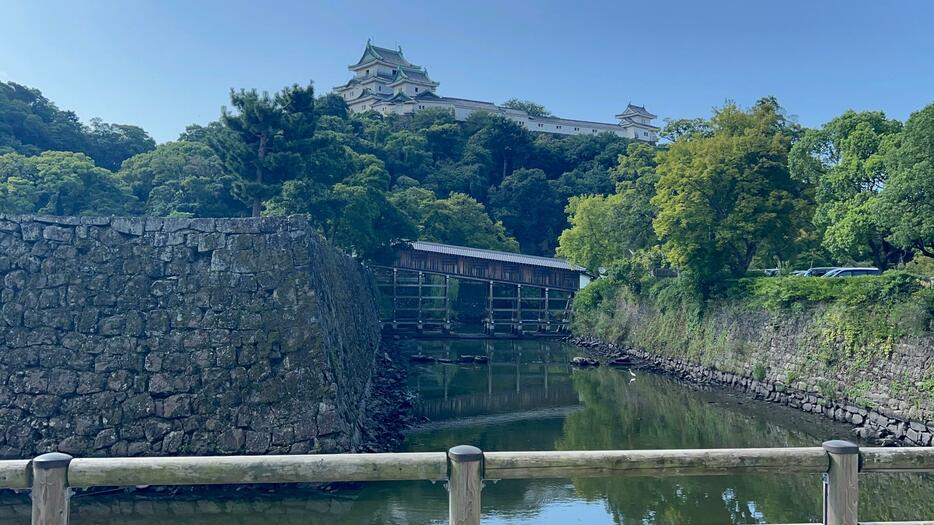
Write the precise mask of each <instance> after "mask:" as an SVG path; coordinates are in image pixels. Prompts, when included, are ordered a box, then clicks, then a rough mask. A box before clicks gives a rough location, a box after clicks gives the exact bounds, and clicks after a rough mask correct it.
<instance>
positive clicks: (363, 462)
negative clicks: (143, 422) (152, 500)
mask: <svg viewBox="0 0 934 525" xmlns="http://www.w3.org/2000/svg"><path fill="white" fill-rule="evenodd" d="M447 469H448V464H447V456H446V455H445V453H444V452H414V453H408V454H306V455H292V456H213V457H211V456H198V457H155V458H76V459H74V460H72V462H71V465H70V466H69V467H68V483H69V485H71V486H72V487H94V486H131V485H217V484H237V483H241V484H254V483H331V482H335V481H401V480H429V481H440V480H445V479H447V474H448V470H447Z"/></svg>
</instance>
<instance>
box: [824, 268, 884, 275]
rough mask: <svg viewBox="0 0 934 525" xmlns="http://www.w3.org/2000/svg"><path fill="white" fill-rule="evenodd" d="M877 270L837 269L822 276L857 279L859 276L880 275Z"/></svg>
mask: <svg viewBox="0 0 934 525" xmlns="http://www.w3.org/2000/svg"><path fill="white" fill-rule="evenodd" d="M880 274H882V272H880V271H879V269H878V268H837V269H835V270H831V271H829V272H827V273H825V274H824V277H857V276H860V275H880Z"/></svg>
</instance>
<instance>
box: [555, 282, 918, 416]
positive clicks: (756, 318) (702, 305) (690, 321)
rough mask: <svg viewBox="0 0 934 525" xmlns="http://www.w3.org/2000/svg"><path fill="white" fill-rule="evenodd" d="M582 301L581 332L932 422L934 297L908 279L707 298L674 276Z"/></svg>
mask: <svg viewBox="0 0 934 525" xmlns="http://www.w3.org/2000/svg"><path fill="white" fill-rule="evenodd" d="M579 297H582V298H583V299H579V300H578V301H576V302H575V326H574V329H575V332H576V333H577V334H579V335H593V336H596V337H598V338H600V339H603V340H606V341H609V342H613V343H617V344H621V345H625V346H629V347H635V348H639V349H642V350H645V351H649V352H652V353H653V354H658V355H663V356H668V357H675V358H679V359H685V360H688V361H690V362H692V363H696V364H698V365H701V366H704V367H708V368H712V369H715V370H720V371H726V372H731V373H736V374H740V375H742V376H744V377H748V378H752V379H756V380H758V381H769V382H776V383H779V384H781V385H783V386H784V385H787V386H791V387H794V388H796V389H798V390H801V391H805V392H814V393H817V394H820V395H822V396H823V397H825V398H828V399H835V400H838V401H843V400H847V401H849V402H851V403H853V404H856V405H859V406H862V407H864V408H875V409H878V410H880V411H882V412H883V413H886V414H891V415H892V416H893V417H901V418H905V419H913V420H921V421H932V420H934V333H932V319H934V290H932V289H931V288H929V287H927V286H925V283H924V282H923V281H922V280H919V279H918V278H916V277H914V276H911V275H909V274H905V273H903V272H892V273H887V274H886V275H884V276H880V277H870V278H851V279H819V278H795V277H790V278H754V279H744V280H742V281H740V282H739V283H737V286H735V287H734V288H733V289H732V290H731V292H730V293H729V294H727V295H725V296H722V297H718V298H712V299H709V300H706V301H701V300H700V299H698V298H697V296H696V295H694V294H693V293H692V292H691V291H690V289H685V288H683V287H682V283H680V282H679V281H678V280H677V279H668V280H663V281H658V282H656V283H655V284H654V285H653V286H652V287H650V288H649V289H648V290H647V291H645V292H644V293H642V294H638V295H637V294H634V293H633V292H632V291H631V290H629V289H627V288H626V287H625V286H623V285H617V284H615V283H613V282H612V281H609V280H607V282H604V283H601V284H600V288H599V299H600V300H596V299H595V298H597V294H593V293H591V294H590V295H589V296H588V294H587V293H582V294H581V295H580V296H579Z"/></svg>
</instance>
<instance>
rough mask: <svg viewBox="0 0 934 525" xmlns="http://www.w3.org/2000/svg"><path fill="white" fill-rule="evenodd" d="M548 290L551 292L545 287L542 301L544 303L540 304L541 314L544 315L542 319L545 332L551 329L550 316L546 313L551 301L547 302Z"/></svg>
mask: <svg viewBox="0 0 934 525" xmlns="http://www.w3.org/2000/svg"><path fill="white" fill-rule="evenodd" d="M550 292H551V290H550V289H548V288H545V301H544V304H543V305H542V306H543V308H542V316H543V317H544V319H542V320H543V321H544V322H545V331H546V332H550V331H551V318H550V316H549V315H548V307H549V306H550V304H551V303H549V300H550V299H549V297H548V295H549V293H550ZM539 326H541V325H539Z"/></svg>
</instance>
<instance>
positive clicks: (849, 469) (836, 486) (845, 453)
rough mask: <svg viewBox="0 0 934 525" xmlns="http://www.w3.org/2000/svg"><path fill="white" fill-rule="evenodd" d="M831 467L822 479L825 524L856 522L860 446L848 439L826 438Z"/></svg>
mask: <svg viewBox="0 0 934 525" xmlns="http://www.w3.org/2000/svg"><path fill="white" fill-rule="evenodd" d="M823 446H824V450H826V451H827V453H828V454H829V455H830V470H828V471H827V477H826V481H825V482H824V525H857V521H856V516H857V511H858V508H859V446H858V445H856V444H854V443H850V442H849V441H842V440H833V441H825V442H824V444H823Z"/></svg>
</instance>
